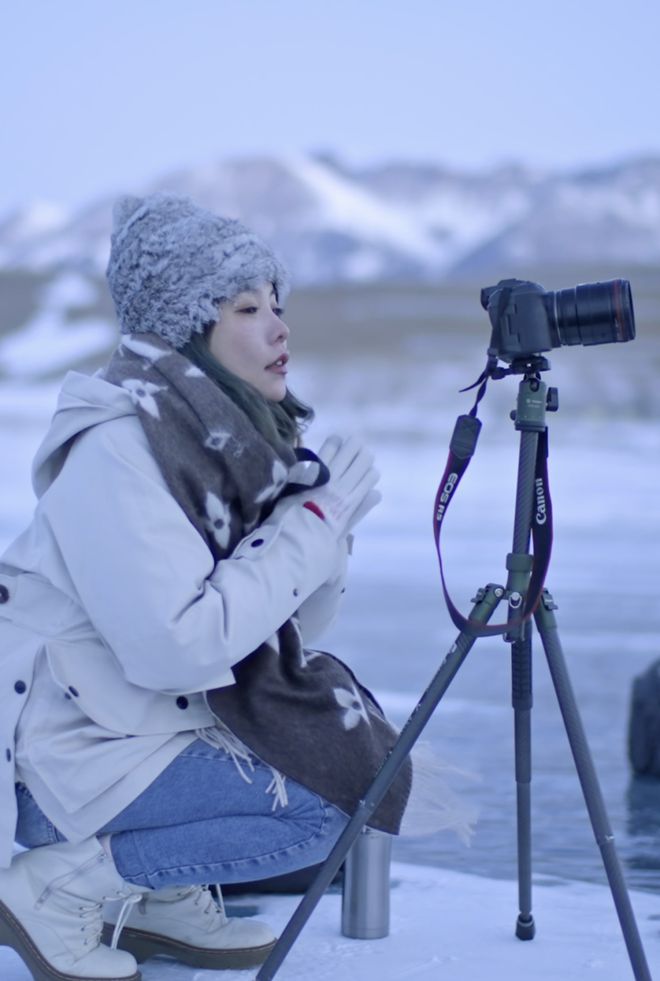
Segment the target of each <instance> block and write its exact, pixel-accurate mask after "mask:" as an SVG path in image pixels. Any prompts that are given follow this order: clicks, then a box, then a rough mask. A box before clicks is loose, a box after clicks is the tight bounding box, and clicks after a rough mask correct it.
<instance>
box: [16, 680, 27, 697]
mask: <svg viewBox="0 0 660 981" xmlns="http://www.w3.org/2000/svg"><path fill="white" fill-rule="evenodd" d="M14 691H15V692H16V694H17V695H23V694H24V693H25V692H26V691H27V685H26V684H25V682H24V681H16V682H15V683H14Z"/></svg>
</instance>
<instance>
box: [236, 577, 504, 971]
mask: <svg viewBox="0 0 660 981" xmlns="http://www.w3.org/2000/svg"><path fill="white" fill-rule="evenodd" d="M503 595H504V589H503V587H502V586H495V585H493V584H492V583H491V584H489V585H488V586H487V587H486V588H485V589H482V590H480V591H479V595H478V596H477V598H476V602H475V606H474V607H473V609H472V613H471V614H470V618H471V619H472V620H477V621H478V622H480V623H487V622H488V620H489V619H490V617H491V616H492V614H493V611H494V610H495V608H496V607H497V604H498V603H499V601H500V599H501V598H502V596H503ZM475 639H476V638H475V637H472V636H470V635H469V634H466V633H464V632H462V633H460V634H459V635H458V638H457V639H456V642H455V643H454V644H453V646H452V647H451V649H450V651H449V653H448V654H447V656H446V657H445V659H444V661H443V662H442V664H441V665H440V667H439V669H438V671H437V672H436V674H435V675H434V677H433V680H432V681H431V684H430V685H429V686H428V688H427V689H426V691H425V692H424V694H423V695H422V697H421V698H420V700H419V702H418V703H417V705H416V706H415V708H414V710H413V712H412V715H411V716H410V718H409V719H408V721H407V722H406V724H405V725H404V727H403V729H402V730H401V732H400V734H399V738H398V739H397V741H396V743H395V744H394V746H393V747H392V749H391V750H390V752H389V754H388V756H387V757H386V758H385V760H384V761H383V764H382V766H381V768H380V770H379V771H378V773H377V774H376V776H375V778H374V780H373V783H372V784H371V786H370V787H369V789H368V790H367V792H366V794H365V795H364V799H363V800H361V801H360V804H359V806H358V808H357V810H356V812H355V814H354V815H353V816H352V818H351V819H350V821H349V822H348V824H347V825H346V827H345V828H344V830H343V832H342V833H341V835H340V836H339V838H338V839H337V842H336V843H335V846H334V848H333V849H332V851H331V852H330V854H329V855H328V857H327V859H326V860H325V862H324V863H323V865H322V866H321V868H320V869H319V871H318V872H317V874H316V878H315V879H314V881H313V882H312V884H311V885H310V887H309V889H308V890H307V892H306V893H305V895H304V896H303V898H302V900H301V901H300V903H299V904H298V907H297V909H296V910H295V911H294V913H293V916H292V917H291V919H290V920H289V922H288V923H287V925H286V927H285V928H284V930H283V931H282V935H281V936H280V938H279V940H278V941H277V943H276V944H275V946H274V947H273V949H272V951H271V952H270V954H269V955H268V957H267V958H266V960H265V961H264V963H263V964H262V965H261V968H260V970H259V973H258V974H257V975H256V981H271V979H272V978H274V977H275V974H276V972H277V971H278V969H279V967H280V965H281V964H282V961H283V960H284V958H285V957H286V955H287V954H288V952H289V950H290V949H291V947H292V946H293V944H294V943H295V941H296V939H297V937H298V935H299V934H300V931H301V930H302V928H303V927H304V926H305V924H306V923H307V920H308V919H309V917H310V916H311V915H312V913H313V912H314V910H315V909H316V906H317V904H318V902H319V900H320V899H321V897H322V896H323V894H324V892H325V891H326V889H327V888H328V886H329V885H330V883H331V882H332V880H333V879H334V877H335V876H336V874H337V872H338V871H339V868H340V866H341V864H342V862H343V861H344V859H345V858H346V856H347V854H348V851H349V849H350V847H351V845H352V844H353V842H354V841H355V840H356V839H357V837H358V835H359V834H360V832H361V831H362V828H363V827H364V826H365V824H366V823H367V821H368V820H369V818H370V817H371V815H372V814H373V812H374V811H375V810H376V808H377V807H378V805H379V804H380V802H381V800H382V799H383V797H384V796H385V794H386V793H387V791H388V789H389V787H390V785H391V784H392V781H393V780H394V778H395V777H396V775H397V773H398V772H399V769H400V767H401V766H402V764H403V762H404V760H405V759H406V757H407V756H408V754H409V753H410V751H411V749H412V748H413V746H414V744H415V743H416V741H417V739H418V738H419V736H420V735H421V733H422V730H423V729H424V726H425V725H426V723H427V722H428V721H429V719H430V718H431V716H432V715H433V712H434V710H435V708H436V706H437V704H438V702H439V701H440V699H441V698H442V696H443V695H444V693H445V692H446V691H447V688H448V687H449V685H450V684H451V682H452V680H453V678H454V677H455V675H456V673H457V671H458V669H459V668H460V666H461V664H462V663H463V661H464V660H465V658H466V657H467V655H468V654H469V652H470V649H471V648H472V645H473V644H474V642H475Z"/></svg>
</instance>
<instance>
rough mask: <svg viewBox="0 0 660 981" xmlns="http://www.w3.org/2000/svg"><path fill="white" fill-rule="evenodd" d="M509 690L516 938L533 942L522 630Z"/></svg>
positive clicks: (527, 692) (528, 659)
mask: <svg viewBox="0 0 660 981" xmlns="http://www.w3.org/2000/svg"><path fill="white" fill-rule="evenodd" d="M511 687H512V702H513V710H514V726H515V765H516V802H517V817H518V822H517V825H518V911H519V912H518V919H517V920H516V936H517V937H518V939H519V940H532V939H533V937H534V934H535V932H536V929H535V926H534V917H533V916H532V831H531V828H532V816H531V796H532V746H531V744H532V736H531V714H532V700H533V699H532V642H531V631H530V629H529V626H528V625H527V626H526V627H525V628H524V636H523V639H522V640H516V641H514V642H513V643H512V645H511Z"/></svg>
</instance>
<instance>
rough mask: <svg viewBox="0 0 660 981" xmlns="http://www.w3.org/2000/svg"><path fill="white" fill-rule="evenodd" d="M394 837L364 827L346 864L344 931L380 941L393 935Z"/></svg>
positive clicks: (342, 923) (343, 910)
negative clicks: (391, 928) (391, 899)
mask: <svg viewBox="0 0 660 981" xmlns="http://www.w3.org/2000/svg"><path fill="white" fill-rule="evenodd" d="M391 858H392V836H391V835H388V834H384V833H383V832H382V831H374V830H373V829H372V828H363V829H362V831H361V832H360V834H359V836H358V837H357V839H356V840H355V842H354V843H353V845H352V847H351V850H350V851H349V853H348V855H347V856H346V861H345V863H344V889H343V893H342V904H341V932H342V933H343V934H344V936H345V937H356V938H357V939H359V940H376V939H377V938H379V937H386V936H387V935H388V933H389V932H390V861H391Z"/></svg>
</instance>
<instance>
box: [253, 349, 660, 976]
mask: <svg viewBox="0 0 660 981" xmlns="http://www.w3.org/2000/svg"><path fill="white" fill-rule="evenodd" d="M548 368H549V364H548V362H547V361H546V359H545V358H543V357H540V356H533V357H531V358H525V359H521V360H520V361H519V362H516V361H514V362H513V363H512V365H511V367H510V368H508V369H497V370H498V371H499V374H495V375H494V377H502V375H503V374H522V375H523V376H524V377H523V379H522V380H521V382H520V385H519V389H518V399H517V406H516V411H515V413H512V418H513V419H514V421H515V428H516V430H517V431H519V432H520V449H519V458H518V478H517V488H516V502H515V517H514V530H513V548H512V551H511V553H510V554H509V555H508V556H507V560H506V568H507V571H508V578H507V584H506V587H504V586H499V585H496V584H493V583H490V584H489V585H487V586H486V587H484V588H482V589H480V590H479V591H478V593H477V596H476V597H475V600H474V601H473V602H474V606H473V608H472V611H471V614H470V617H469V618H468V619H467V620H466V619H465V618H460V621H461V624H459V625H462V629H461V632H460V633H459V635H458V637H457V639H456V641H455V643H454V644H453V645H452V647H451V648H450V650H449V652H448V654H447V655H446V657H445V659H444V661H443V662H442V664H441V665H440V668H439V669H438V671H437V673H436V674H435V676H434V678H433V679H432V681H431V683H430V685H429V686H428V688H427V689H426V691H425V692H424V694H423V695H422V697H421V699H420V700H419V702H418V703H417V706H416V707H415V709H414V711H413V713H412V715H411V716H410V718H409V719H408V721H407V722H406V724H405V726H404V727H403V729H402V730H401V733H400V735H399V738H398V740H397V742H396V743H395V745H394V746H393V748H392V749H391V751H390V753H389V755H388V756H387V758H386V759H385V761H384V763H383V765H382V766H381V768H380V770H379V771H378V773H377V774H376V777H375V778H374V781H373V783H372V784H371V786H370V787H369V789H368V791H367V793H366V794H365V796H364V799H363V800H362V801H360V804H359V806H358V808H357V810H356V812H355V814H354V815H353V816H352V818H351V819H350V821H349V823H348V824H347V825H346V828H345V829H344V831H343V833H342V834H341V836H340V837H339V839H338V840H337V842H336V844H335V846H334V848H333V849H332V851H331V852H330V854H329V856H328V858H327V859H326V861H325V863H324V864H323V865H322V866H321V868H320V870H319V871H318V873H317V875H316V878H315V880H314V881H313V882H312V884H311V886H310V887H309V889H308V891H307V893H306V894H305V896H304V897H303V899H302V900H301V902H300V904H299V906H298V908H297V909H296V910H295V912H294V914H293V916H292V917H291V919H290V920H289V922H288V924H287V926H286V927H285V929H284V931H283V932H282V935H281V937H280V938H279V940H278V942H277V943H276V945H275V947H274V948H273V950H272V951H271V953H270V955H269V956H268V958H267V960H266V961H264V963H263V965H262V967H261V969H260V971H259V973H258V974H257V976H256V981H271V979H272V978H273V977H274V976H275V973H276V972H277V970H278V968H279V967H280V965H281V963H282V961H283V960H284V958H285V957H286V955H287V953H288V951H289V950H290V948H291V946H292V945H293V943H294V942H295V940H296V938H297V936H298V935H299V933H300V931H301V930H302V928H303V927H304V925H305V923H306V922H307V920H308V918H309V916H310V915H311V913H312V912H313V910H314V909H315V907H316V905H317V903H318V901H319V900H320V898H321V896H322V895H323V893H324V892H325V890H326V889H327V888H328V886H329V885H330V883H331V882H332V880H333V879H334V877H335V875H336V874H337V872H338V870H339V868H340V866H341V864H342V862H343V861H344V859H345V857H346V855H347V854H348V851H349V849H350V847H351V846H352V844H353V843H354V842H355V840H356V839H357V837H358V835H359V834H360V831H361V830H362V828H363V827H364V826H365V824H366V823H367V822H368V820H369V818H370V816H371V815H372V814H373V812H374V811H375V810H376V808H377V807H378V804H379V803H380V801H381V800H382V798H383V797H384V795H385V794H386V792H387V790H388V788H389V786H390V784H391V783H392V781H393V779H394V777H395V776H396V773H397V772H398V770H399V768H400V766H401V765H402V763H403V762H404V760H405V759H406V757H407V755H408V754H409V752H410V750H411V749H412V747H413V746H414V744H415V742H416V741H417V739H418V738H419V736H420V734H421V732H422V730H423V729H424V727H425V725H426V723H427V722H428V721H429V719H430V718H431V716H432V714H433V712H434V711H435V708H436V706H437V705H438V703H439V702H440V699H441V698H442V696H443V695H444V694H445V692H446V691H447V689H448V687H449V685H450V684H451V682H452V680H453V679H454V677H455V675H456V674H457V672H458V670H459V668H460V667H461V665H462V663H463V661H464V660H465V658H466V657H467V655H468V653H469V652H470V650H471V648H472V646H473V644H474V642H475V640H476V639H477V637H478V636H483V635H485V634H489V633H490V634H492V633H503V632H504V631H506V632H505V633H504V639H505V640H506V641H507V642H508V643H510V645H511V671H512V693H513V698H512V701H513V710H514V745H515V779H516V793H517V853H518V909H519V911H518V916H517V919H516V926H515V934H516V936H517V937H518V938H519V939H520V940H531V939H532V938H533V937H534V934H535V929H536V927H535V922H534V917H533V914H532V883H531V880H532V854H531V777H532V762H531V709H532V625H531V622H530V619H529V617H527V616H524V615H521V613H524V611H525V608H526V604H525V600H526V598H527V599H529V595H528V594H530V595H531V591H532V590H531V582H532V579H533V578H534V577H533V576H532V568H533V558H532V555H531V554H530V537H531V534H532V523H533V521H534V520H536V521H539V515H540V516H541V517H540V520H541V523H543V522H544V521H545V517H544V516H545V515H547V511H546V507H547V506H549V496H548V498H547V501H546V497H545V494H547V490H546V491H545V492H544V490H543V485H542V484H541V487H540V488H539V478H538V477H537V474H536V461H537V457H538V451H539V437H540V435H541V434H545V432H546V422H545V413H546V410H548V411H552V410H555V409H556V408H557V401H556V390H555V389H548V388H547V386H546V385H545V384H544V382H542V381H541V377H540V372H541V371H545V370H547V369H548ZM484 387H485V386H484ZM481 394H483V388H482V392H481ZM480 397H481V396H479V397H478V399H477V401H478V400H479V398H480ZM461 418H462V419H467V418H468V417H461ZM473 421H474V422H477V420H473ZM459 422H460V420H459ZM477 424H478V423H477ZM458 428H459V427H458V426H457V430H456V431H455V434H454V438H453V440H452V443H454V442H456V433H457V431H458ZM458 442H460V440H458ZM475 442H476V434H475ZM473 449H474V443H473V446H472V450H469V451H468V453H469V455H471V452H472V451H473ZM459 455H460V453H459ZM450 459H451V457H450ZM449 469H450V468H449V467H448V471H449ZM451 476H452V477H453V478H454V480H453V481H452V480H451V479H450V480H449V482H448V484H445V486H448V487H449V488H450V489H449V492H448V493H447V495H446V496H447V498H448V497H449V496H450V495H451V493H452V492H453V490H454V489H455V486H456V484H457V483H458V479H460V477H459V478H458V479H455V478H456V475H455V474H452V475H451ZM441 489H442V488H441ZM440 495H441V492H439V500H440V501H442V500H443V497H442V496H440ZM441 507H442V513H444V510H445V505H444V504H443V505H441ZM547 558H548V560H549V551H548V556H547ZM543 578H544V575H543V576H542V578H541V583H540V585H539V592H540V590H541V589H542V585H543ZM502 600H505V601H506V602H507V604H508V610H509V616H508V620H507V624H506V625H505V626H504V628H503V629H500V628H497V627H488V626H487V624H488V621H489V620H490V618H491V616H492V615H493V613H494V611H495V609H496V608H497V606H498V604H499V603H500V602H501V601H502ZM555 609H556V606H555V603H554V601H553V598H552V596H551V595H550V593H549V592H548V591H547V590H543V591H542V593H541V595H540V600H539V602H538V603H536V607H535V609H534V613H533V618H534V623H535V626H536V629H537V632H538V634H539V636H540V638H541V642H542V645H543V649H544V652H545V656H546V659H547V663H548V667H549V670H550V675H551V678H552V682H553V685H554V689H555V693H556V696H557V701H558V703H559V708H560V711H561V714H562V717H563V722H564V727H565V730H566V734H567V736H568V741H569V744H570V748H571V752H572V754H573V759H574V762H575V768H576V771H577V775H578V777H579V780H580V784H581V788H582V793H583V796H584V800H585V804H586V807H587V811H588V813H589V818H590V821H591V825H592V829H593V832H594V836H595V839H596V843H597V844H598V847H599V848H600V852H601V857H602V861H603V865H604V867H605V872H606V874H607V878H608V882H609V886H610V890H611V893H612V898H613V900H614V905H615V908H616V912H617V915H618V917H619V923H620V925H621V930H622V933H623V937H624V941H625V944H626V947H627V951H628V956H629V959H630V964H631V967H632V970H633V975H634V977H635V979H636V981H652V979H651V974H650V971H649V968H648V964H647V962H646V957H645V954H644V949H643V946H642V942H641V938H640V936H639V931H638V929H637V923H636V921H635V916H634V913H633V910H632V906H631V903H630V898H629V895H628V891H627V887H626V884H625V880H624V877H623V872H622V869H621V865H620V862H619V858H618V855H617V853H616V849H615V845H614V836H613V834H612V830H611V827H610V824H609V819H608V816H607V812H606V809H605V804H604V801H603V797H602V793H601V790H600V785H599V782H598V778H597V775H596V771H595V768H594V764H593V760H592V758H591V753H590V751H589V747H588V745H587V741H586V736H585V732H584V728H583V726H582V721H581V719H580V714H579V711H578V707H577V702H576V700H575V695H574V693H573V689H572V685H571V682H570V679H569V676H568V671H567V668H566V663H565V661H564V656H563V652H562V648H561V643H560V640H559V632H558V628H557V622H556V619H555V615H554V610H555ZM454 620H455V622H458V620H457V619H456V618H455V617H454Z"/></svg>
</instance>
